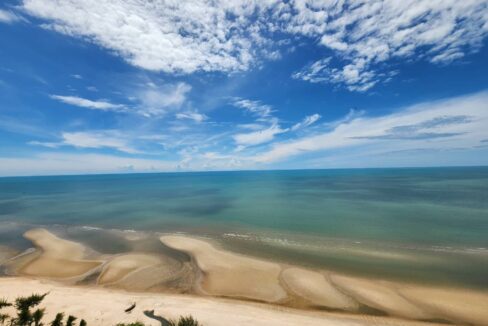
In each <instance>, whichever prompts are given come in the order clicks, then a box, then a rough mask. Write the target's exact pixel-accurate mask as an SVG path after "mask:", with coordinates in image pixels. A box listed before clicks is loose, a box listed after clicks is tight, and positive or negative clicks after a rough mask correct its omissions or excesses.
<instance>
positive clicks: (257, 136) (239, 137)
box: [233, 124, 288, 150]
mask: <svg viewBox="0 0 488 326" xmlns="http://www.w3.org/2000/svg"><path fill="white" fill-rule="evenodd" d="M287 131H288V129H281V127H280V126H279V125H277V124H274V125H271V126H270V127H268V128H265V129H262V130H258V131H253V132H250V133H242V134H236V135H234V136H233V138H234V140H235V142H236V144H237V145H239V149H240V150H242V149H243V148H244V147H247V146H254V145H259V144H263V143H267V142H269V141H271V140H273V138H274V136H275V135H278V134H281V133H284V132H287Z"/></svg>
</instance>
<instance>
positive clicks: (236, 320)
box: [0, 278, 436, 326]
mask: <svg viewBox="0 0 488 326" xmlns="http://www.w3.org/2000/svg"><path fill="white" fill-rule="evenodd" d="M33 292H37V293H46V292H49V294H48V295H47V296H46V298H45V300H44V302H43V307H46V317H45V320H46V321H51V320H52V319H53V318H54V315H55V314H56V312H59V311H63V312H65V314H72V315H75V316H77V317H79V318H83V319H85V320H86V321H87V322H88V325H89V326H114V325H115V324H117V323H120V322H133V321H142V322H144V323H145V324H146V325H151V326H159V325H161V323H160V322H159V321H155V320H153V319H150V318H148V317H146V316H145V315H144V310H154V314H155V315H159V316H163V317H165V318H167V319H172V318H177V317H178V316H181V315H189V314H191V315H192V316H194V317H195V318H196V319H198V321H200V322H201V323H203V325H205V326H229V325H233V326H234V325H235V326H239V325H243V326H247V325H253V326H297V325H300V326H366V325H368V326H372V325H384V326H395V325H403V326H409V325H412V326H414V325H419V326H420V325H423V326H434V325H436V324H432V323H429V324H427V323H420V322H407V321H404V320H396V319H392V318H382V317H370V316H360V315H340V314H326V313H318V312H309V311H303V310H294V309H287V308H280V307H276V306H275V307H273V306H267V305H264V304H253V303H249V302H247V303H246V302H240V301H235V300H225V299H217V298H209V297H206V298H203V297H193V296H184V295H174V294H136V293H127V292H123V291H115V290H107V289H100V288H87V287H68V286H61V285H56V284H53V283H48V282H47V281H38V280H30V279H23V278H0V293H1V296H2V297H5V298H7V299H8V300H10V301H12V300H13V299H14V298H16V297H18V296H26V295H30V294H32V293H33ZM133 302H136V303H137V306H136V308H135V309H134V311H133V312H132V313H131V314H126V313H124V309H126V308H127V307H129V306H130V305H131V304H132V303H133ZM2 311H3V310H2ZM5 311H8V312H10V313H11V312H12V311H11V310H10V311H9V310H5Z"/></svg>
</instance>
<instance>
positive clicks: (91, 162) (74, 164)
mask: <svg viewBox="0 0 488 326" xmlns="http://www.w3.org/2000/svg"><path fill="white" fill-rule="evenodd" d="M176 166H177V163H176V162H172V161H164V160H150V159H141V158H129V157H121V156H114V155H102V154H65V153H43V154H39V155H36V156H33V157H27V158H26V157H0V175H1V176H18V175H53V174H86V173H120V172H162V171H174V170H175V169H176Z"/></svg>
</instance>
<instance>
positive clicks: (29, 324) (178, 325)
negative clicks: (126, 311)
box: [0, 293, 203, 326]
mask: <svg viewBox="0 0 488 326" xmlns="http://www.w3.org/2000/svg"><path fill="white" fill-rule="evenodd" d="M46 295H48V293H44V294H33V295H31V296H29V297H20V298H17V299H16V300H15V303H13V304H12V303H10V302H8V301H7V300H4V299H0V326H45V325H49V326H77V325H78V326H87V323H86V321H85V320H83V319H82V320H80V322H79V323H78V324H76V321H77V319H78V318H76V317H75V316H71V315H69V316H68V318H66V322H64V313H62V312H58V313H57V314H56V317H55V318H54V320H53V321H51V322H50V323H49V324H44V323H43V322H42V319H43V318H44V313H45V311H46V310H45V309H44V308H38V307H39V305H40V304H41V302H42V300H44V298H45V297H46ZM12 306H14V307H15V309H16V315H15V316H14V317H11V316H10V315H8V314H4V313H2V312H1V310H2V309H3V308H7V307H12ZM117 326H144V323H141V322H134V323H130V324H117ZM169 326H203V325H202V324H199V323H198V321H196V320H195V319H194V318H193V317H192V316H187V317H180V319H179V320H178V321H169Z"/></svg>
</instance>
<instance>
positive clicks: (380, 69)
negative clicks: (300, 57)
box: [22, 0, 488, 91]
mask: <svg viewBox="0 0 488 326" xmlns="http://www.w3.org/2000/svg"><path fill="white" fill-rule="evenodd" d="M22 8H23V9H24V11H25V12H27V13H28V14H30V15H33V16H36V17H38V18H41V19H45V20H46V23H45V24H44V26H46V27H48V28H51V29H53V30H56V31H58V32H61V33H64V34H67V35H71V36H77V37H82V38H85V39H88V40H90V41H92V42H94V43H96V44H98V45H100V46H102V47H105V48H107V49H109V50H111V51H112V52H114V53H117V54H118V55H120V56H121V57H122V58H124V59H125V60H126V61H128V62H129V63H131V64H133V65H135V66H137V67H141V68H144V69H149V70H156V71H164V72H168V73H177V74H178V73H192V72H196V71H223V72H234V71H243V70H247V69H249V68H250V67H252V66H256V64H255V63H256V62H259V61H260V60H261V59H263V60H277V59H279V58H280V55H281V54H280V52H279V49H278V50H277V48H279V47H282V46H283V45H286V44H288V43H289V41H290V40H292V39H293V40H296V39H297V37H296V36H297V35H298V36H300V37H305V38H308V39H309V40H313V41H314V42H315V40H319V45H321V46H324V47H327V48H329V49H331V50H332V52H331V55H330V56H332V57H333V59H334V60H331V61H330V59H325V58H319V59H318V60H317V61H316V62H315V63H312V64H310V65H309V66H307V67H306V68H305V69H304V70H301V71H299V72H298V73H295V74H294V76H295V77H296V78H302V79H305V80H309V81H312V82H327V83H332V84H335V85H345V86H346V87H347V88H348V89H349V90H351V91H366V90H368V89H370V88H372V87H373V86H374V85H376V84H378V83H380V82H384V81H385V80H388V79H390V78H391V77H392V75H393V74H394V73H395V72H394V71H395V69H393V68H391V67H390V65H391V64H393V62H394V60H395V59H398V58H402V59H408V60H428V61H430V62H432V63H449V62H451V61H453V60H458V59H460V58H463V57H464V56H465V55H466V54H469V53H471V52H474V51H478V50H479V48H480V47H481V46H482V44H483V39H484V38H485V36H486V34H487V33H488V6H487V5H486V1H484V0H465V1H459V0H403V1H396V0H341V1H337V0H324V1H317V0H291V1H286V2H285V1H278V0H261V1H259V0H234V1H225V0H195V1H162V0H157V1H126V0H113V1H95V0H58V1H55V2H53V1H51V0H23V1H22ZM290 49H291V48H290ZM327 60H329V61H327Z"/></svg>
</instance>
